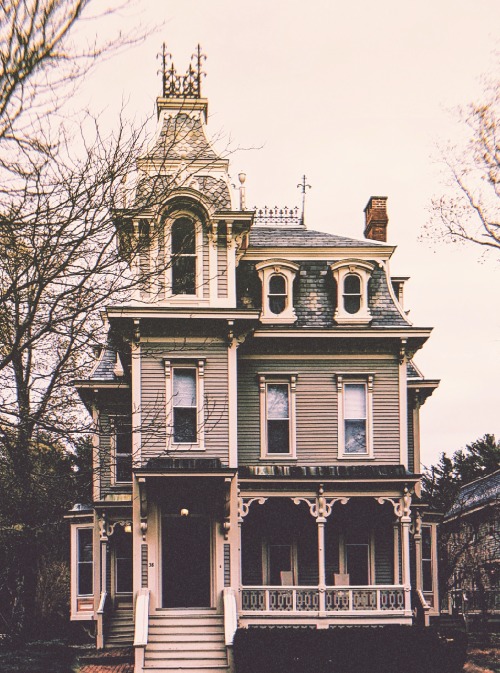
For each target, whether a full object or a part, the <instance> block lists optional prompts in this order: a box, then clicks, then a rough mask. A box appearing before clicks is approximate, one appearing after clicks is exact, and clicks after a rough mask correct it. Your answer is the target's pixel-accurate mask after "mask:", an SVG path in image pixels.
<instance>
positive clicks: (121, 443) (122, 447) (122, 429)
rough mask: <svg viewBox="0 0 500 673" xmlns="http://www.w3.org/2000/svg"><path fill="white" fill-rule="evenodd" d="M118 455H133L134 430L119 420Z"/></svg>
mask: <svg viewBox="0 0 500 673" xmlns="http://www.w3.org/2000/svg"><path fill="white" fill-rule="evenodd" d="M115 432H116V434H115V437H116V453H130V454H131V453H132V429H131V427H130V424H128V423H125V422H123V421H122V420H119V419H117V420H116V424H115Z"/></svg>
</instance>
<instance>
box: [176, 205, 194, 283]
mask: <svg viewBox="0 0 500 673" xmlns="http://www.w3.org/2000/svg"><path fill="white" fill-rule="evenodd" d="M171 254H172V257H171V265H172V294H174V295H175V294H196V230H195V224H194V222H192V221H191V220H190V219H188V218H187V217H181V218H179V219H178V220H176V221H175V222H174V223H173V225H172V230H171Z"/></svg>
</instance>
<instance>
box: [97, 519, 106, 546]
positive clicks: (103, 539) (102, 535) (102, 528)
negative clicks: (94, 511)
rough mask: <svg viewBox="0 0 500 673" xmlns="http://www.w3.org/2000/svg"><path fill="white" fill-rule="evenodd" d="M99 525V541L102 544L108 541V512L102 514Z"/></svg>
mask: <svg viewBox="0 0 500 673" xmlns="http://www.w3.org/2000/svg"><path fill="white" fill-rule="evenodd" d="M98 523H99V540H100V541H101V542H107V541H108V521H107V517H106V512H101V514H100V515H99V519H98Z"/></svg>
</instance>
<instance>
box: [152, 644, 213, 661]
mask: <svg viewBox="0 0 500 673" xmlns="http://www.w3.org/2000/svg"><path fill="white" fill-rule="evenodd" d="M153 659H168V660H169V661H171V660H172V659H181V660H186V659H188V660H189V661H194V660H197V661H198V660H201V661H208V660H211V659H218V660H219V661H221V662H222V661H224V662H225V661H226V651H225V649H224V650H222V649H218V650H191V649H188V650H186V649H172V650H170V649H166V648H165V649H161V650H150V649H149V647H148V648H146V661H152V660H153Z"/></svg>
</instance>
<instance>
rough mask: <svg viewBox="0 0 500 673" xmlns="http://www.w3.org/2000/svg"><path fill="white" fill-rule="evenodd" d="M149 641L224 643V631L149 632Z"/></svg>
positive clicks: (187, 643)
mask: <svg viewBox="0 0 500 673" xmlns="http://www.w3.org/2000/svg"><path fill="white" fill-rule="evenodd" d="M148 642H149V643H158V644H161V643H172V642H175V643H186V647H188V645H189V643H207V644H209V643H223V642H224V636H223V634H222V633H206V632H203V633H186V632H185V631H179V633H171V632H169V633H149V636H148Z"/></svg>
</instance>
